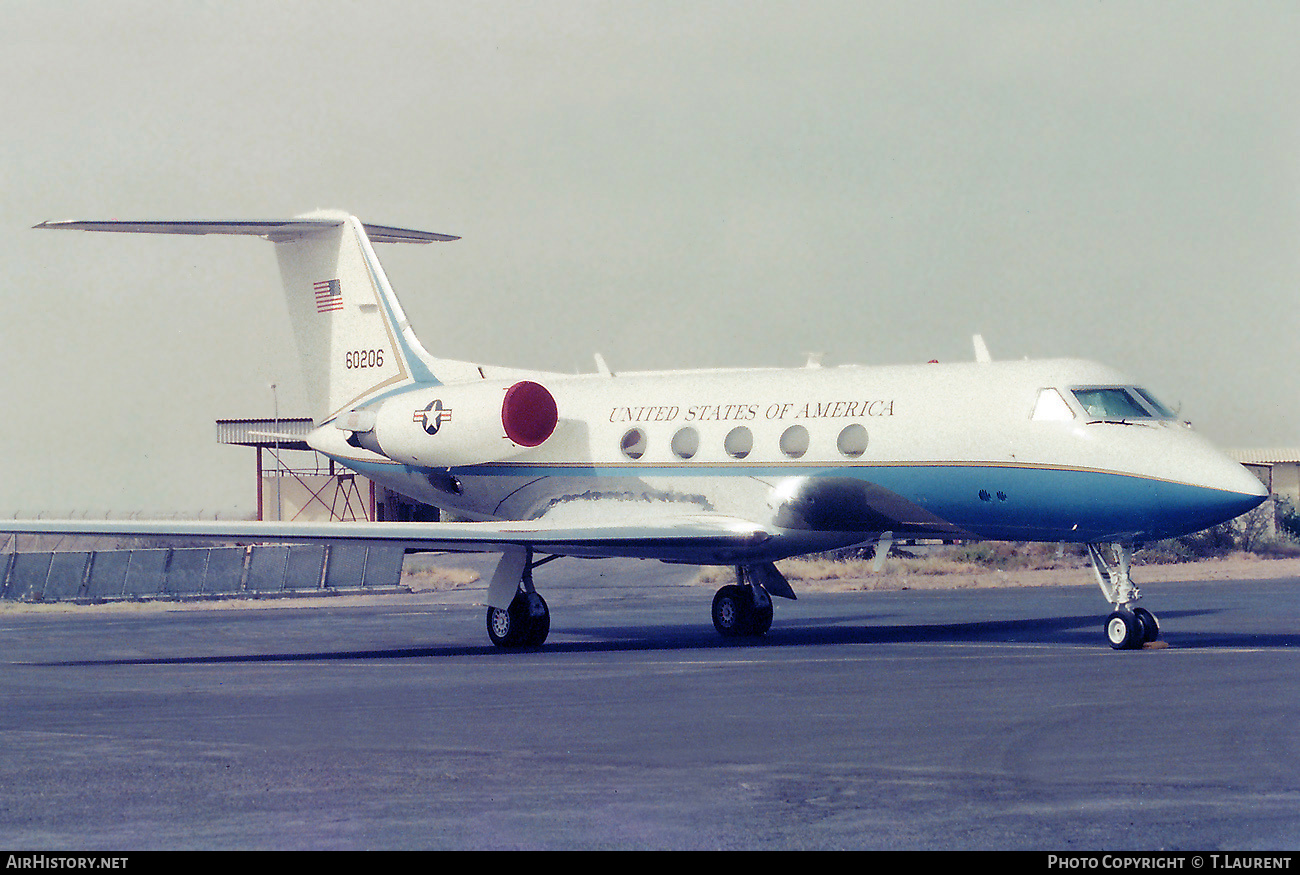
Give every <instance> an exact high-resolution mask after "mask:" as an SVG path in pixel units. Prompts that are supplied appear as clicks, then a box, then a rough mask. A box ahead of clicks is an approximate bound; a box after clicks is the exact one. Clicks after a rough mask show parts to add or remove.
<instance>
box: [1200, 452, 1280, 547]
mask: <svg viewBox="0 0 1300 875" xmlns="http://www.w3.org/2000/svg"><path fill="white" fill-rule="evenodd" d="M1216 462H1217V464H1215V465H1213V466H1212V467H1209V469H1208V470H1206V471H1205V476H1204V480H1203V484H1204V485H1203V486H1202V487H1201V488H1200V489H1199V490H1198V493H1197V497H1196V503H1197V504H1198V506H1199V507H1198V510H1199V512H1200V513H1199V516H1200V519H1199V521H1198V522H1199V525H1198V528H1197V529H1195V530H1194V531H1198V530H1199V529H1207V528H1209V527H1210V526H1216V525H1218V524H1219V523H1225V522H1227V521H1228V520H1231V519H1235V518H1236V517H1239V516H1241V515H1242V514H1243V513H1246V512H1248V511H1251V510H1254V509H1255V508H1257V507H1259V506H1260V505H1261V504H1263V503H1264V500H1265V499H1267V498H1268V489H1266V488H1265V487H1264V484H1263V483H1261V482H1260V480H1259V478H1258V477H1256V476H1255V475H1254V474H1252V473H1250V471H1249V470H1247V469H1246V468H1245V467H1244V466H1242V465H1240V464H1238V463H1237V462H1234V461H1233V460H1232V459H1229V458H1228V457H1227V456H1221V457H1220V458H1219V459H1217V460H1216ZM1207 467H1208V466H1207Z"/></svg>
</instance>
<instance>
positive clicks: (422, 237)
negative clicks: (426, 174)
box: [35, 216, 460, 243]
mask: <svg viewBox="0 0 1300 875" xmlns="http://www.w3.org/2000/svg"><path fill="white" fill-rule="evenodd" d="M344 221H346V218H345V217H341V216H340V217H337V218H336V217H334V216H322V217H315V218H309V217H300V218H296V219H285V220H280V221H263V222H224V221H220V222H130V221H117V220H113V221H107V222H97V221H94V222H85V221H64V222H41V223H40V224H39V225H36V226H35V227H36V228H39V229H45V230H54V231H64V230H66V231H115V232H118V233H125V234H200V235H201V234H243V235H247V236H250V237H264V238H266V239H267V240H270V241H272V242H274V243H279V242H281V241H284V240H293V239H295V238H298V237H302V236H304V235H308V234H314V233H317V232H319V231H322V230H325V229H327V228H337V227H338V226H339V225H342V224H343V223H344ZM362 227H364V228H365V230H366V236H367V237H369V238H370V242H372V243H433V242H447V241H450V240H459V239H460V238H459V237H453V236H452V235H450V234H435V233H433V232H432V231H415V230H411V229H408V228H393V227H389V226H388V225H366V224H365V223H362Z"/></svg>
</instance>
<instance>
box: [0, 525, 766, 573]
mask: <svg viewBox="0 0 1300 875" xmlns="http://www.w3.org/2000/svg"><path fill="white" fill-rule="evenodd" d="M0 534H12V535H21V534H40V535H83V536H89V537H105V536H108V537H166V536H172V537H187V538H191V537H192V538H212V539H217V540H238V541H267V542H282V543H313V542H340V541H344V542H346V541H350V542H365V543H374V542H382V543H387V544H395V545H401V546H402V547H404V548H405V549H408V550H429V551H439V550H445V551H448V552H461V553H498V552H503V551H505V550H509V549H513V548H519V547H528V548H531V549H533V550H535V551H537V552H540V553H549V554H554V555H559V556H585V557H611V556H626V557H633V558H644V559H663V560H666V561H670V562H689V563H699V564H732V563H733V562H736V561H739V560H741V559H744V558H746V557H749V556H751V555H753V554H754V553H755V551H756V549H757V548H759V547H760V546H761V545H762V544H763V543H764V542H766V541H767V540H769V539H770V538H771V537H772V533H771V532H768V531H766V530H765V529H764V528H763V527H761V526H759V525H757V524H755V523H752V522H749V521H746V520H742V519H736V518H734V517H726V516H721V515H715V514H695V515H689V516H688V515H683V516H672V517H662V518H652V519H638V520H634V521H627V522H611V523H603V524H597V523H587V522H582V523H575V522H547V521H545V520H525V521H518V522H471V523H447V522H441V523H406V522H263V521H237V520H207V521H202V520H195V521H183V520H40V519H36V520H5V521H0Z"/></svg>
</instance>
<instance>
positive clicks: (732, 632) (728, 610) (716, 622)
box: [713, 583, 770, 638]
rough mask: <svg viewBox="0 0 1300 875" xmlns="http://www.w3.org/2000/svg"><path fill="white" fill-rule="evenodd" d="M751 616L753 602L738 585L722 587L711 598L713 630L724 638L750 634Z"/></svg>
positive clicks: (751, 627) (751, 626)
mask: <svg viewBox="0 0 1300 875" xmlns="http://www.w3.org/2000/svg"><path fill="white" fill-rule="evenodd" d="M753 614H754V600H753V599H752V598H751V597H750V595H749V593H748V592H746V591H745V588H744V587H743V586H740V585H739V584H734V583H733V584H731V585H730V586H724V587H723V588H722V589H720V590H718V592H717V594H716V595H714V596H713V628H715V629H717V630H718V634H720V635H722V636H724V637H726V638H738V637H739V636H741V635H749V634H751V632H752V629H753V625H754V624H753ZM769 622H770V621H769Z"/></svg>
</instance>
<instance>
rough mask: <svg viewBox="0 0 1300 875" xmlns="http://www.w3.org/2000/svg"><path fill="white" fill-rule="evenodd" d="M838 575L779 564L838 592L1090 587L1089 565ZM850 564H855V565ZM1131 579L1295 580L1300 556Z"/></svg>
mask: <svg viewBox="0 0 1300 875" xmlns="http://www.w3.org/2000/svg"><path fill="white" fill-rule="evenodd" d="M842 564H844V565H846V566H848V567H846V568H845V569H844V570H843V571H842V572H841V573H842V574H843V575H844V576H835V577H825V578H821V579H818V578H819V576H820V574H821V573H822V572H820V571H819V570H818V569H817V568H811V569H809V570H808V573H807V575H806V576H805V574H804V573H802V572H801V569H800V568H799V567H798V566H799V565H800V563H799V561H798V560H794V561H793V562H791V563H790V567H784V565H785V564H784V563H782V566H783V570H784V571H785V572H786V575H787V576H788V577H790V578H791V579H792V580H793V579H795V578H796V577H798V578H799V582H800V586H801V587H802V588H805V589H808V588H811V589H817V590H821V591H827V592H834V591H843V590H899V589H975V588H981V587H1008V586H1096V585H1097V584H1096V579H1095V578H1094V577H1093V573H1092V568H1091V566H1090V565H1077V566H1072V567H1062V568H1038V569H1016V570H1007V571H1004V570H1000V569H993V568H952V569H948V570H945V571H942V572H941V573H937V574H936V573H927V572H925V571H923V570H918V568H917V567H916V566H915V565H913V564H912V563H909V562H906V561H903V560H895V559H893V558H892V557H891V558H890V559H889V560H888V561H887V562H886V563H885V569H884V571H882V572H880V573H873V572H872V571H871V570H870V563H869V562H862V563H842ZM855 566H856V567H855ZM1132 575H1133V581H1134V583H1136V584H1137V585H1139V586H1141V585H1142V584H1144V583H1156V582H1167V581H1191V580H1271V579H1286V578H1300V558H1285V559H1265V558H1260V557H1257V556H1253V555H1250V554H1239V555H1234V556H1229V557H1225V558H1222V559H1205V560H1202V561H1200V562H1188V563H1179V564H1168V565H1142V564H1137V563H1135V564H1134V565H1133V568H1132Z"/></svg>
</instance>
